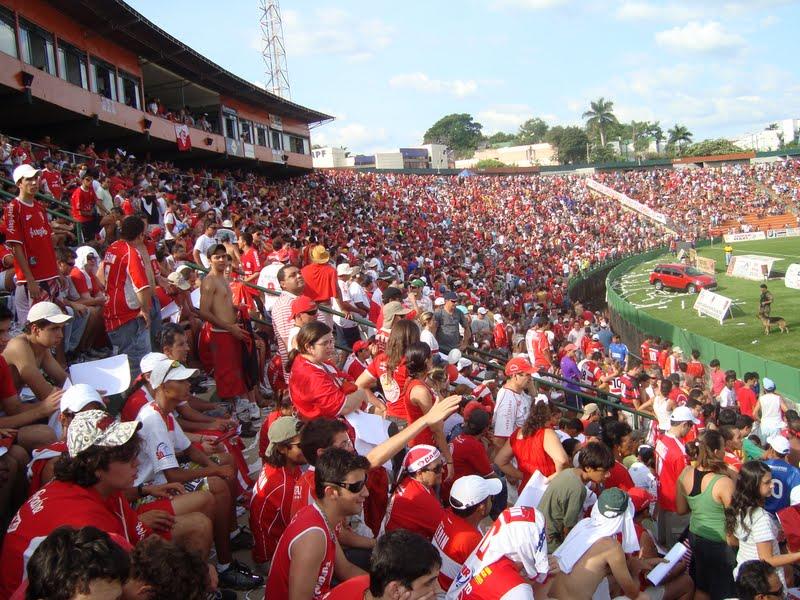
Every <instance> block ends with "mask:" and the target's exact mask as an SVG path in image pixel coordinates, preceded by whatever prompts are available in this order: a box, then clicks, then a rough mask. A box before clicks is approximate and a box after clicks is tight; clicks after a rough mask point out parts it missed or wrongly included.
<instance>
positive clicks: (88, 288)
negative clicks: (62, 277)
mask: <svg viewBox="0 0 800 600" xmlns="http://www.w3.org/2000/svg"><path fill="white" fill-rule="evenodd" d="M87 276H88V277H89V281H86V278H87ZM69 278H70V279H71V280H72V283H73V284H74V285H75V289H76V290H77V292H78V293H79V294H89V296H91V297H92V298H94V297H95V296H97V294H99V293H100V282H98V281H97V277H96V276H95V275H92V274H88V273H85V272H84V271H81V270H80V269H79V268H78V267H72V270H71V271H70V272H69Z"/></svg>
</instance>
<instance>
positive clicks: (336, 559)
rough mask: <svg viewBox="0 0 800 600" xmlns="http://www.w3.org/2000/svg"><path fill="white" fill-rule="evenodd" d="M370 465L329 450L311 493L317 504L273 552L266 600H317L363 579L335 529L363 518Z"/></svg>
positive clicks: (305, 510)
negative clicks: (335, 585)
mask: <svg viewBox="0 0 800 600" xmlns="http://www.w3.org/2000/svg"><path fill="white" fill-rule="evenodd" d="M368 469H369V461H368V460H367V459H366V458H364V457H363V456H359V455H358V454H353V453H352V452H349V451H347V450H342V449H340V448H329V449H327V450H326V451H325V452H323V453H322V456H320V457H319V459H318V460H317V465H316V470H315V471H314V491H315V493H316V495H317V498H319V500H316V501H314V503H313V504H311V505H309V506H306V507H305V508H303V509H302V510H300V512H298V513H297V514H296V515H295V517H294V518H293V519H292V522H291V523H290V524H289V526H288V527H287V528H286V531H284V533H283V535H282V536H281V539H280V541H279V542H278V547H277V548H276V550H275V554H274V557H273V559H272V564H271V565H270V569H269V575H268V576H267V584H266V597H267V598H287V599H289V600H301V599H302V600H307V599H309V598H313V599H314V600H320V599H321V598H323V597H324V595H325V594H326V593H327V592H328V591H330V589H331V579H332V578H333V575H334V573H335V574H336V578H337V579H339V580H340V581H345V580H347V579H350V578H351V577H357V576H359V575H364V574H365V572H364V571H362V570H361V569H359V568H358V567H356V566H355V565H353V564H352V563H351V562H350V561H348V560H347V558H346V557H345V555H344V552H343V551H342V548H341V546H339V543H338V542H337V540H336V534H335V528H336V526H337V525H338V524H339V523H340V522H341V521H342V520H344V519H346V518H347V517H350V516H352V515H356V514H358V513H360V512H361V510H362V509H363V506H364V501H365V500H366V498H367V496H368V495H369V492H368V491H367V470H368Z"/></svg>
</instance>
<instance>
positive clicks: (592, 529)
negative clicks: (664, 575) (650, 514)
mask: <svg viewBox="0 0 800 600" xmlns="http://www.w3.org/2000/svg"><path fill="white" fill-rule="evenodd" d="M633 516H634V508H633V505H632V504H631V502H630V499H629V498H628V494H626V493H625V492H623V491H622V490H620V489H619V488H609V489H607V490H604V491H603V493H602V494H600V497H599V498H598V499H597V503H596V504H595V506H594V508H592V515H591V516H590V517H587V518H585V519H583V520H582V521H581V522H580V523H578V524H577V525H576V526H575V527H574V528H573V529H572V530H571V531H570V533H569V535H567V537H566V539H565V540H564V542H563V543H562V544H561V546H559V548H558V550H556V551H555V553H554V554H553V557H554V558H556V559H557V560H558V566H559V568H560V569H561V572H560V573H559V574H558V576H557V577H556V579H555V582H554V583H553V586H552V588H551V589H550V597H551V598H557V599H558V600H591V598H592V596H593V595H594V593H595V591H596V590H597V588H598V587H599V586H600V585H601V584H602V585H606V584H605V583H604V581H603V580H604V579H606V577H608V576H609V575H612V576H613V577H614V580H615V581H616V583H617V584H618V585H619V586H620V587H621V588H622V593H623V594H625V596H626V597H627V598H632V599H633V600H648V598H649V597H648V595H647V594H645V593H644V592H640V591H639V581H638V579H634V577H633V575H631V572H630V570H629V568H628V563H627V560H626V557H625V554H626V553H630V552H638V550H639V543H638V540H637V539H636V534H635V529H634V526H633ZM619 533H622V534H623V540H622V543H620V542H619V541H617V534H619ZM651 560H652V559H651ZM654 560H655V562H660V559H654ZM653 566H654V565H653Z"/></svg>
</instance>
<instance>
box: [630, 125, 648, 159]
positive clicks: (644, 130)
mask: <svg viewBox="0 0 800 600" xmlns="http://www.w3.org/2000/svg"><path fill="white" fill-rule="evenodd" d="M649 131H650V123H648V122H647V121H631V142H633V151H634V152H635V153H636V154H643V153H644V152H646V151H647V147H648V146H649V145H650V134H649Z"/></svg>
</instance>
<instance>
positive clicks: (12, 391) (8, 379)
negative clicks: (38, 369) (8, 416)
mask: <svg viewBox="0 0 800 600" xmlns="http://www.w3.org/2000/svg"><path fill="white" fill-rule="evenodd" d="M16 395H17V388H15V387H14V378H13V376H12V375H11V368H10V367H9V366H8V363H7V362H6V359H5V358H3V356H2V354H0V400H5V399H6V398H11V396H16Z"/></svg>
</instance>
